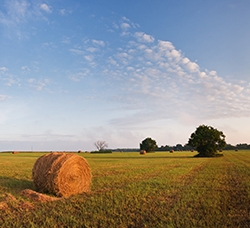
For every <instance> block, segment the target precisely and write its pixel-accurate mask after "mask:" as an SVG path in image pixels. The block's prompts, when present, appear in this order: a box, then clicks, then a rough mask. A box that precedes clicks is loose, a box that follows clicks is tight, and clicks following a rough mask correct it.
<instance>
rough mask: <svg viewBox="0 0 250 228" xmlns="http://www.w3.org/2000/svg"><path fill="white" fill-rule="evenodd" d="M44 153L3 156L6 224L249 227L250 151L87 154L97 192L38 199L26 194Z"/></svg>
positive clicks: (0, 191)
mask: <svg viewBox="0 0 250 228" xmlns="http://www.w3.org/2000/svg"><path fill="white" fill-rule="evenodd" d="M43 154H44V153H17V154H11V153H0V226H1V227H250V151H246V150H245V151H244V150H242V151H238V152H235V151H224V152H223V154H224V156H223V157H220V158H194V157H193V156H194V155H195V154H196V153H195V152H194V153H192V152H175V153H169V152H157V153H150V154H146V155H139V153H137V152H130V153H112V154H85V153H82V154H79V156H83V157H84V158H86V160H87V161H88V163H89V165H90V168H91V171H92V175H93V178H92V184H91V192H90V193H82V194H79V195H75V196H71V197H68V198H61V199H60V200H56V201H51V202H37V201H34V200H30V199H29V198H27V197H26V196H24V195H22V194H21V191H22V190H24V189H31V190H35V189H34V187H33V183H32V173H31V171H32V168H33V165H34V163H35V161H36V160H37V158H38V157H40V156H42V155H43Z"/></svg>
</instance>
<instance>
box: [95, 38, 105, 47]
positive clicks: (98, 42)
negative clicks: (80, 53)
mask: <svg viewBox="0 0 250 228" xmlns="http://www.w3.org/2000/svg"><path fill="white" fill-rule="evenodd" d="M92 43H93V44H96V45H100V46H103V47H104V46H105V43H104V41H102V40H92Z"/></svg>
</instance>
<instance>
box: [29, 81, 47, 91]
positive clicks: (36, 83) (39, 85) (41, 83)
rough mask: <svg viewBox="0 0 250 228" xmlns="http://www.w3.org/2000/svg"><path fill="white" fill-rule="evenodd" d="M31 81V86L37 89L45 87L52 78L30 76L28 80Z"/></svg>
mask: <svg viewBox="0 0 250 228" xmlns="http://www.w3.org/2000/svg"><path fill="white" fill-rule="evenodd" d="M27 82H28V83H29V86H30V87H32V88H34V89H35V90H37V91H41V90H43V89H44V88H45V87H47V86H48V85H50V84H51V81H50V79H38V80H37V79H35V78H29V79H28V80H27Z"/></svg>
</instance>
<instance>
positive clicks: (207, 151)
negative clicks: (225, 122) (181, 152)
mask: <svg viewBox="0 0 250 228" xmlns="http://www.w3.org/2000/svg"><path fill="white" fill-rule="evenodd" d="M188 145H189V146H192V147H195V148H196V150H197V151H198V153H199V154H198V155H197V156H199V157H217V156H223V155H222V154H219V153H218V152H217V150H218V149H222V148H224V147H225V146H226V141H225V135H224V134H223V132H222V131H218V130H217V129H215V128H213V127H211V126H206V125H201V126H199V127H198V128H197V129H196V131H195V132H194V133H192V134H191V137H190V138H189V141H188Z"/></svg>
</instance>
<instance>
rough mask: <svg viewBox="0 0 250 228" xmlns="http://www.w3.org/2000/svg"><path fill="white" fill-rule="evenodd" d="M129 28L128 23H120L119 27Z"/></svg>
mask: <svg viewBox="0 0 250 228" xmlns="http://www.w3.org/2000/svg"><path fill="white" fill-rule="evenodd" d="M129 28H130V25H129V24H128V23H122V24H121V29H123V30H127V29H129Z"/></svg>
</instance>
